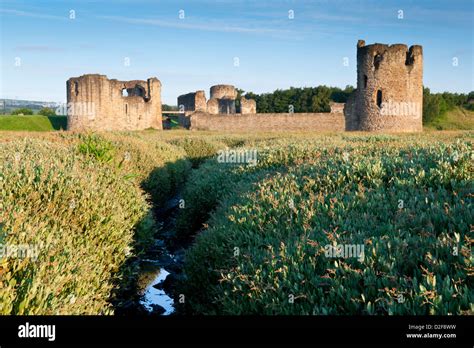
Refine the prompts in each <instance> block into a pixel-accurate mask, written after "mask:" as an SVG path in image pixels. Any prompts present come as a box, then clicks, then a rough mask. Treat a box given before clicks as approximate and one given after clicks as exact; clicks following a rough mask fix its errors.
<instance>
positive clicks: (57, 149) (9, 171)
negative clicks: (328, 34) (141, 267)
mask: <svg viewBox="0 0 474 348" xmlns="http://www.w3.org/2000/svg"><path fill="white" fill-rule="evenodd" d="M124 149H126V154H127V155H126V157H125V158H124V154H125V152H124ZM189 168H190V164H189V162H187V160H186V158H185V152H184V151H183V150H180V149H179V148H176V147H174V146H172V145H169V144H166V143H165V142H162V141H158V140H154V141H151V140H149V141H144V140H141V139H139V138H137V137H135V136H132V135H120V134H106V135H103V136H99V135H79V136H77V135H72V134H64V135H59V136H48V137H44V138H42V137H31V139H22V137H21V136H20V137H17V138H16V139H15V138H14V139H11V138H9V136H6V137H4V138H3V139H2V141H1V142H0V192H1V196H2V201H1V202H0V208H1V209H0V221H1V223H2V236H1V238H0V239H1V241H2V257H1V258H0V272H1V274H2V278H1V286H0V314H110V313H112V312H113V307H112V305H111V303H112V301H113V300H114V296H113V294H114V293H115V292H116V290H117V288H118V287H119V285H120V287H127V286H130V284H131V283H132V282H133V280H134V277H136V274H135V273H134V270H133V269H131V268H130V267H131V266H130V265H129V264H127V263H126V261H127V260H128V259H130V258H132V257H136V256H137V255H139V254H140V252H141V250H143V249H144V248H145V247H148V246H149V244H150V242H151V237H152V235H153V234H154V233H155V232H156V230H157V227H156V226H155V224H154V221H153V219H152V217H151V216H152V215H151V206H150V203H149V202H148V201H147V197H148V195H149V194H150V195H151V196H152V197H151V198H152V199H153V200H156V201H160V200H162V199H163V197H161V196H160V194H167V195H169V194H170V190H172V189H174V188H175V187H176V186H175V185H177V184H178V183H179V182H182V180H184V178H185V176H186V175H187V171H188V170H189ZM159 171H161V172H166V173H168V175H158V174H154V173H157V172H159ZM171 177H172V178H179V179H176V180H171V179H170V178H171ZM142 178H144V179H143V180H142ZM149 180H151V181H152V183H151V184H149V183H148V181H149ZM160 180H161V181H160ZM170 181H171V183H170ZM142 185H143V186H148V185H150V186H151V192H150V193H149V192H146V191H144V190H143V189H142V188H141V186H142ZM153 187H166V188H167V189H166V190H165V191H163V189H160V190H159V191H158V192H154V190H153ZM155 193H156V194H157V196H153V195H154V194H155ZM3 247H6V249H3ZM18 248H20V249H21V250H24V252H25V253H26V254H22V255H19V254H17V253H16V252H15V250H17V249H18ZM9 252H13V254H8V253H9ZM25 256H26V257H25Z"/></svg>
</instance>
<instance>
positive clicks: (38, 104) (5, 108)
mask: <svg viewBox="0 0 474 348" xmlns="http://www.w3.org/2000/svg"><path fill="white" fill-rule="evenodd" d="M59 105H60V103H56V102H47V101H35V100H19V99H0V113H2V114H9V113H11V112H12V110H15V109H19V108H28V109H31V110H33V111H38V110H41V109H42V108H46V107H47V108H52V109H55V108H57V107H58V106H59Z"/></svg>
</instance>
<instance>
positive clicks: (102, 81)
mask: <svg viewBox="0 0 474 348" xmlns="http://www.w3.org/2000/svg"><path fill="white" fill-rule="evenodd" d="M66 87H67V101H68V115H67V118H68V122H67V123H68V130H86V129H88V130H97V131H100V130H142V129H147V128H155V129H163V126H162V121H161V82H160V81H159V80H158V79H157V78H155V77H152V78H149V79H148V80H147V81H141V80H133V81H118V80H109V79H108V78H107V76H105V75H98V74H88V75H82V76H80V77H73V78H70V79H69V80H68V81H67V83H66ZM85 110H87V112H84V111H85Z"/></svg>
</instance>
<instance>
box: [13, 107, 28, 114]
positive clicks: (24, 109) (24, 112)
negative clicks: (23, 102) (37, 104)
mask: <svg viewBox="0 0 474 348" xmlns="http://www.w3.org/2000/svg"><path fill="white" fill-rule="evenodd" d="M12 115H33V110H31V109H28V108H19V109H16V110H13V111H12Z"/></svg>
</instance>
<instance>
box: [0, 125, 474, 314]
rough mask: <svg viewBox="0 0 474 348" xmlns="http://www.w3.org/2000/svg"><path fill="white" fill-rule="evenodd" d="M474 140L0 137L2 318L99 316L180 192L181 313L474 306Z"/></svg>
mask: <svg viewBox="0 0 474 348" xmlns="http://www.w3.org/2000/svg"><path fill="white" fill-rule="evenodd" d="M25 135H28V136H27V137H26V136H25ZM473 136H474V134H473V133H472V132H469V131H464V132H461V131H456V132H427V133H423V134H405V135H395V134H377V135H374V134H367V133H344V134H321V133H319V134H317V133H310V132H307V133H306V132H301V133H291V132H286V133H255V134H230V133H212V132H189V131H182V130H172V131H167V132H157V131H143V132H120V133H100V134H88V135H86V134H71V133H66V132H44V133H28V132H2V133H0V192H1V195H2V201H1V209H0V223H1V232H0V242H2V243H4V245H7V246H8V245H14V246H25V245H26V246H30V247H31V249H33V251H34V250H35V247H38V249H36V251H37V255H36V258H32V257H29V258H15V257H12V256H10V257H8V256H7V257H3V258H0V271H1V272H2V279H1V286H0V314H112V313H113V311H114V307H113V305H112V303H113V301H114V298H115V296H116V292H117V291H118V290H119V289H123V288H126V287H128V286H130V284H131V283H133V282H134V280H135V279H136V273H137V270H136V269H135V268H134V267H133V266H132V265H133V264H130V263H129V262H128V261H129V260H131V259H133V258H137V257H140V255H142V253H143V252H145V251H146V250H147V249H148V248H150V246H151V245H152V244H153V243H152V238H153V236H154V235H155V234H156V233H157V231H159V229H160V226H159V225H157V224H156V221H155V220H154V219H153V216H152V208H153V207H155V208H160V207H162V206H163V204H164V202H165V201H166V200H167V199H169V198H171V197H173V196H174V194H175V192H176V191H177V190H180V191H182V195H183V199H184V201H185V202H186V205H185V208H183V209H182V210H181V211H180V212H179V214H178V216H177V221H176V241H175V242H176V243H180V241H186V243H190V244H189V247H188V249H187V253H186V259H185V266H184V274H185V276H184V277H182V278H180V279H181V280H180V282H179V283H178V285H177V287H178V289H177V292H178V293H180V294H184V295H185V298H186V302H185V303H184V304H182V305H180V304H177V308H176V309H177V311H178V313H181V314H232V315H237V314H268V315H271V314H309V315H312V314H323V315H325V314H363V315H374V314H379V315H390V314H456V315H459V314H473V313H474V308H473V292H472V288H473V284H472V255H471V249H472V225H473V221H474V219H473V207H472V204H473V173H474V168H473V160H472V159H473V157H472V156H473V151H472V139H473ZM221 151H227V152H226V153H230V156H228V157H222V153H223V152H221ZM249 153H250V154H255V156H256V157H252V158H253V159H254V160H255V161H250V162H248V163H242V162H241V163H236V162H238V161H237V159H239V158H240V159H245V156H240V155H241V154H249ZM239 156H240V157H239ZM248 158H250V157H248ZM223 159H225V160H223ZM244 162H245V161H244ZM185 245H188V244H185ZM339 246H343V247H344V246H349V247H351V248H352V246H355V247H357V249H354V250H359V251H360V250H362V254H361V253H360V252H358V253H357V255H355V254H350V255H349V254H347V253H346V254H344V253H342V254H341V253H332V254H331V253H328V250H332V249H331V248H333V247H334V248H337V247H339ZM328 247H330V248H329V249H328ZM338 250H340V249H338ZM342 250H345V249H342ZM351 250H352V249H351ZM175 302H176V303H177V301H175Z"/></svg>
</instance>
